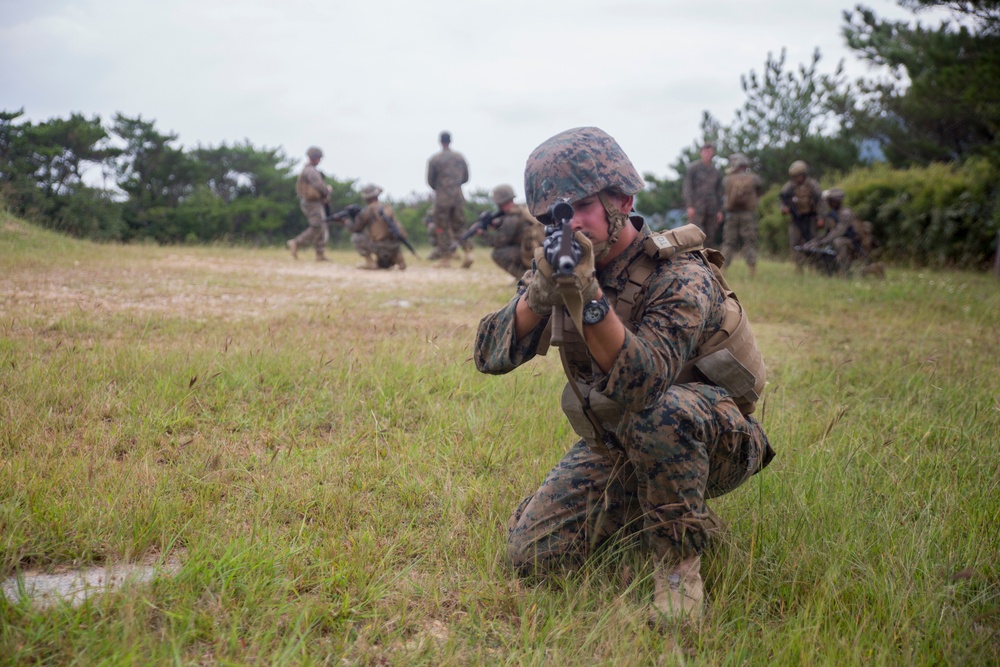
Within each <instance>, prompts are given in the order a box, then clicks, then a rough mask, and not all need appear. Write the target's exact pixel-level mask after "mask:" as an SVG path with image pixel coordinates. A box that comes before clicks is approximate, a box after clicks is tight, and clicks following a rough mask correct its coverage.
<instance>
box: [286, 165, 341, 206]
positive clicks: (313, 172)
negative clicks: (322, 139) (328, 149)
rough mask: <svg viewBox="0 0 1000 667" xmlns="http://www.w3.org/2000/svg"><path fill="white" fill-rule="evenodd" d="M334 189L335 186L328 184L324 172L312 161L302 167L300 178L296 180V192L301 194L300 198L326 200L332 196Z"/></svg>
mask: <svg viewBox="0 0 1000 667" xmlns="http://www.w3.org/2000/svg"><path fill="white" fill-rule="evenodd" d="M332 191H333V188H331V187H330V186H329V185H327V183H326V181H325V180H324V179H323V174H322V173H321V172H320V170H319V169H317V168H316V166H315V165H313V164H312V163H309V164H307V165H306V166H305V167H303V168H302V171H301V173H299V177H298V179H297V180H296V181H295V193H296V194H297V195H298V196H299V199H305V200H306V201H321V200H324V199H326V198H327V197H329V196H330V192H332Z"/></svg>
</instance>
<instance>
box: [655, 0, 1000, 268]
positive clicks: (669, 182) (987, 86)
mask: <svg viewBox="0 0 1000 667" xmlns="http://www.w3.org/2000/svg"><path fill="white" fill-rule="evenodd" d="M897 1H898V4H899V5H900V6H902V7H904V8H906V9H908V10H910V11H912V12H914V14H915V17H919V15H920V12H922V11H925V10H927V9H942V10H947V11H948V12H949V14H950V16H951V18H950V20H947V21H944V22H942V23H941V24H940V25H937V26H934V27H928V26H924V25H922V24H921V23H920V22H919V21H918V22H916V23H915V24H912V23H911V22H907V21H887V20H884V19H881V18H879V17H878V16H877V15H876V14H875V12H873V11H872V10H870V9H868V8H865V7H863V6H860V5H859V6H857V7H856V8H855V9H854V10H853V11H846V12H844V23H843V26H842V34H843V36H844V39H845V41H846V43H847V45H848V47H849V48H850V49H852V50H853V51H854V52H855V53H856V54H857V55H858V57H859V58H860V59H862V60H863V61H865V62H866V63H867V64H868V65H869V66H870V67H869V71H870V72H871V77H872V78H869V79H859V80H855V81H850V80H848V78H847V77H846V75H844V73H843V63H840V65H839V66H838V67H837V68H836V70H835V72H834V73H832V74H824V73H821V72H820V70H819V63H820V61H821V55H820V53H819V51H818V50H817V51H816V52H815V53H814V55H813V58H812V61H811V62H810V63H809V64H808V65H799V66H798V67H797V68H789V67H787V65H786V58H785V53H784V51H782V52H781V53H780V54H779V55H778V56H773V55H769V56H768V58H767V61H766V62H765V65H764V68H763V70H762V71H761V72H760V73H759V74H758V73H757V72H755V71H751V72H749V73H748V74H747V75H746V76H744V77H742V80H741V83H742V86H743V90H744V92H745V93H746V101H745V103H744V104H743V106H742V107H741V108H740V109H738V110H736V112H735V115H734V119H733V120H732V122H731V123H729V124H724V123H722V122H721V121H719V120H718V119H717V118H716V117H714V116H713V115H712V114H711V113H710V112H708V111H706V112H705V113H704V116H703V118H702V127H701V135H700V136H699V137H697V138H696V139H695V140H694V141H693V142H692V143H691V145H690V146H689V147H688V148H687V149H685V150H684V151H682V153H681V155H680V156H678V158H677V160H676V161H675V162H674V163H673V164H672V165H671V166H672V168H673V170H674V171H676V172H677V174H678V176H677V177H676V178H657V177H656V175H654V174H645V177H646V179H647V182H648V183H649V188H648V190H647V191H646V192H644V193H642V194H641V195H640V197H639V202H638V205H639V207H640V210H643V211H648V212H654V211H665V210H670V209H677V208H681V207H683V205H684V203H683V199H682V196H681V185H682V183H683V179H684V174H685V173H686V171H687V168H688V165H689V164H691V163H692V162H693V161H695V160H696V159H697V157H698V150H699V148H700V146H701V145H702V143H703V142H705V141H712V142H713V143H715V145H716V150H717V153H718V155H719V156H720V157H721V158H723V159H722V162H723V164H724V163H725V158H726V157H728V156H729V155H731V154H733V153H737V152H739V153H744V154H746V155H748V156H749V157H750V158H751V160H752V161H753V162H754V169H755V171H756V172H757V173H758V174H760V176H761V177H762V178H763V179H764V182H765V183H766V184H767V186H768V187H769V188H770V190H769V192H768V194H767V195H766V196H765V197H764V198H763V200H762V202H761V214H762V221H761V242H762V246H763V249H764V250H766V251H770V252H772V253H776V254H784V253H786V252H787V251H788V241H787V234H786V232H785V229H786V223H785V221H783V220H782V219H781V216H780V213H779V212H778V208H779V205H778V202H777V190H778V189H780V187H781V185H782V184H783V183H784V182H785V181H786V180H787V179H788V171H787V170H788V167H789V165H790V164H791V163H792V161H794V160H805V161H806V162H807V163H808V164H809V165H810V167H811V170H812V175H813V176H814V177H816V178H817V179H818V180H819V181H820V182H821V184H822V185H823V186H824V187H832V186H834V185H837V186H839V187H842V188H844V190H845V191H846V193H847V205H848V206H850V207H852V208H853V209H855V211H856V212H858V213H859V214H860V215H861V216H862V217H863V218H865V219H868V220H871V221H872V222H873V223H875V228H876V232H877V234H878V235H879V236H880V237H881V239H882V242H883V244H884V246H885V248H886V254H887V256H888V257H889V258H891V259H895V260H900V261H907V262H912V263H916V264H933V265H939V266H961V267H967V268H982V267H984V266H986V265H988V264H989V261H990V258H991V257H992V255H993V253H994V252H995V251H996V246H997V233H998V231H1000V137H998V132H1000V2H998V1H997V0H985V1H984V0H979V1H958V0H950V1H944V2H941V1H935V0H897ZM876 165H878V166H876Z"/></svg>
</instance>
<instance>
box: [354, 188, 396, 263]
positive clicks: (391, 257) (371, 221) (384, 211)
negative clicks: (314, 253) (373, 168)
mask: <svg viewBox="0 0 1000 667" xmlns="http://www.w3.org/2000/svg"><path fill="white" fill-rule="evenodd" d="M380 194H382V188H380V187H379V186H377V185H374V184H369V185H366V186H365V187H363V188H362V189H361V196H362V197H364V199H365V201H366V202H367V203H368V205H367V206H365V208H363V209H362V210H361V212H360V213H358V215H357V216H356V217H355V218H354V219H353V220H352V221H351V222H350V230H351V244H353V245H354V249H355V250H357V251H358V254H360V255H361V256H362V257H364V259H365V263H364V264H362V265H360V266H358V268H359V269H391V268H392V267H393V266H398V267H399V270H400V271H402V270H403V269H405V268H406V262H405V261H404V260H403V249H402V240H401V239H400V238H399V234H404V233H405V232H404V231H403V228H402V226H401V225H400V224H399V222H398V221H397V220H396V212H395V211H393V210H392V206H390V205H389V204H379V203H378V196H379V195H380Z"/></svg>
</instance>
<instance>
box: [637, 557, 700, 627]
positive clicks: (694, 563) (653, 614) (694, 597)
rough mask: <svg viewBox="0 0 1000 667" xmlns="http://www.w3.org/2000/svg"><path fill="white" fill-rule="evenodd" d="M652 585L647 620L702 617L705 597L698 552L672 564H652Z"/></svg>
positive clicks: (655, 621)
mask: <svg viewBox="0 0 1000 667" xmlns="http://www.w3.org/2000/svg"><path fill="white" fill-rule="evenodd" d="M653 586H654V593H653V608H652V610H650V621H652V622H653V623H654V624H657V623H666V622H669V621H672V620H683V619H686V618H689V619H691V620H697V619H699V618H701V612H702V606H703V605H704V598H705V592H704V587H703V585H702V582H701V556H691V557H690V558H685V559H684V560H682V561H681V562H680V563H677V564H676V565H674V566H673V567H671V566H670V565H669V564H667V563H663V562H660V563H656V564H655V565H654V566H653Z"/></svg>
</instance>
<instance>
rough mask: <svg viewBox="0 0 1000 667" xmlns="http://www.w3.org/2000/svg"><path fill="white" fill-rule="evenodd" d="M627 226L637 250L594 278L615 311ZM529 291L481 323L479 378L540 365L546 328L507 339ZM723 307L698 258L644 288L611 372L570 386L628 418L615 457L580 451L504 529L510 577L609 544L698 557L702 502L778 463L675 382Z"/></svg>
mask: <svg viewBox="0 0 1000 667" xmlns="http://www.w3.org/2000/svg"><path fill="white" fill-rule="evenodd" d="M631 224H633V225H635V226H636V227H637V228H638V229H639V232H640V233H639V235H638V238H637V239H635V240H634V241H633V242H632V243H631V244H630V245H629V246H628V248H627V250H626V251H625V252H624V253H622V254H621V255H619V256H618V257H616V258H615V259H613V260H612V261H611V263H610V264H609V265H608V266H606V267H604V268H602V269H598V271H597V279H598V281H599V283H600V285H601V289H602V290H603V292H604V293H605V294H606V295H607V296H608V298H609V299H610V300H612V301H614V300H615V299H616V298H617V295H618V294H619V293H620V292H621V290H623V289H624V288H625V286H626V277H627V276H626V269H627V268H628V267H629V265H630V264H631V263H632V262H633V261H634V260H635V259H636V258H637V257H639V256H640V255H641V254H642V253H643V252H644V250H643V242H644V241H645V239H646V238H647V237H648V236H649V230H648V228H647V227H645V226H644V225H643V223H642V220H641V219H640V218H633V220H632V221H631ZM530 280H531V273H528V274H525V276H524V278H522V280H521V282H520V283H519V285H518V290H517V294H516V295H515V297H514V298H513V299H512V300H511V301H510V303H508V304H507V305H506V306H505V307H504V308H502V309H501V310H499V311H497V312H496V313H493V314H491V315H487V316H486V317H484V318H483V319H482V321H481V322H480V323H479V329H478V332H477V335H476V342H475V350H474V358H475V362H476V367H477V368H478V369H479V370H480V371H482V372H485V373H506V372H508V371H510V370H513V369H514V368H516V367H518V366H520V365H521V364H523V363H525V362H527V361H528V360H530V359H531V358H532V357H534V356H535V354H536V353H537V351H538V346H539V343H540V341H541V340H542V337H543V331H544V328H545V320H543V321H542V323H540V324H539V326H538V327H536V329H535V330H534V331H533V332H531V333H530V334H529V335H527V336H525V337H524V338H523V339H522V340H515V339H514V310H515V308H516V304H517V301H518V300H519V299H520V298H521V295H522V294H523V293H524V292H525V290H526V289H527V284H528V283H529V282H530ZM723 303H724V294H723V292H722V289H721V287H720V285H719V283H718V282H717V281H716V280H715V279H714V278H713V277H712V273H711V271H710V270H709V269H708V267H706V265H705V264H704V263H703V262H702V261H701V260H700V256H699V255H695V254H682V255H678V256H676V257H674V258H673V259H672V260H669V261H661V262H659V263H658V264H657V266H656V271H655V272H654V273H653V275H652V277H651V278H650V279H649V280H648V282H647V283H646V290H645V302H644V304H643V306H642V308H641V309H640V310H639V312H638V315H637V319H636V321H635V322H634V323H633V324H634V326H635V331H634V332H633V331H631V330H627V331H626V337H625V343H624V345H623V346H622V349H621V352H620V353H619V355H618V357H617V359H616V361H615V363H614V366H613V367H612V368H611V370H610V371H609V372H608V373H607V374H606V375H605V374H603V373H602V372H601V371H600V369H599V367H597V365H596V364H592V365H591V367H590V368H589V369H587V368H585V367H575V368H574V373H575V374H576V375H575V377H576V379H577V380H580V381H584V382H587V383H592V384H593V385H594V387H595V389H596V390H598V391H599V392H601V393H602V394H603V395H604V396H606V397H607V398H608V399H610V400H611V401H613V402H614V403H617V404H618V405H620V406H621V407H622V408H623V410H624V413H623V416H622V418H621V420H620V422H619V423H618V424H617V426H616V427H615V429H614V433H615V435H616V436H617V440H618V442H619V443H620V445H621V449H614V450H603V451H602V449H601V448H596V447H593V446H591V445H588V444H587V442H586V441H584V440H580V441H579V442H577V443H576V444H575V445H574V446H573V447H572V448H571V449H570V450H569V452H568V453H567V454H566V455H565V456H564V457H563V458H562V460H561V461H560V462H559V463H558V464H557V465H556V466H555V467H554V468H553V469H552V470H551V471H550V472H549V474H548V475H547V476H546V478H545V481H544V482H543V483H542V486H541V487H539V489H538V490H537V491H536V492H535V493H534V494H533V495H531V496H529V497H528V498H526V499H525V500H524V501H523V502H522V503H521V505H520V506H519V507H518V508H517V510H516V511H515V512H514V514H513V515H512V516H511V519H510V522H509V525H508V529H509V536H508V555H509V557H510V560H511V562H512V563H513V564H514V565H515V566H516V567H518V568H519V569H521V570H522V571H525V572H529V571H534V570H535V569H536V568H542V569H544V568H545V567H546V566H549V565H553V564H556V563H566V562H569V563H572V562H575V561H578V560H580V559H582V558H586V557H587V556H588V555H589V554H591V553H592V552H593V550H594V549H595V548H596V547H598V546H599V545H600V544H601V543H602V542H604V541H605V540H606V539H607V538H609V537H611V536H612V535H615V534H616V533H618V534H619V535H626V534H633V533H639V532H641V534H642V535H643V536H644V538H645V539H646V540H647V541H648V543H649V544H650V546H651V548H652V549H653V551H654V553H655V555H656V556H657V558H659V559H664V558H667V557H668V555H671V556H673V557H676V556H677V555H678V554H680V555H682V556H685V555H688V554H698V553H700V552H701V551H702V550H703V549H704V548H705V544H706V542H707V539H708V537H709V531H710V526H711V521H710V518H709V512H708V506H707V505H706V503H705V500H706V499H707V498H710V497H713V496H718V495H721V494H723V493H726V492H728V491H730V490H732V489H734V488H736V487H737V486H739V485H740V484H742V483H743V482H744V481H746V480H747V479H748V478H749V477H750V476H751V475H753V474H754V473H756V472H757V471H758V470H760V469H761V468H762V467H763V466H764V465H766V464H767V462H768V461H769V460H770V456H772V455H773V453H771V452H770V446H769V445H768V442H767V438H766V436H765V434H764V432H763V430H762V428H761V426H760V424H759V423H758V422H757V420H756V419H754V418H753V417H750V416H744V415H743V414H742V413H741V411H740V409H739V408H738V407H737V406H736V403H735V402H734V400H733V398H732V397H731V396H730V395H729V394H728V393H727V392H726V391H725V390H723V389H720V388H718V387H715V386H713V385H710V384H705V383H701V382H688V383H684V384H678V383H675V382H674V380H675V379H676V378H677V377H678V373H679V372H680V370H681V367H682V366H683V365H684V364H685V362H687V361H688V360H689V359H691V358H693V357H694V356H696V353H697V350H698V347H699V345H701V344H703V343H704V342H705V341H706V340H707V339H708V338H709V337H710V336H711V335H712V334H714V333H715V332H716V331H717V330H718V329H719V328H720V325H721V323H722V320H723V316H724V310H725V309H724V305H723Z"/></svg>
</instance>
